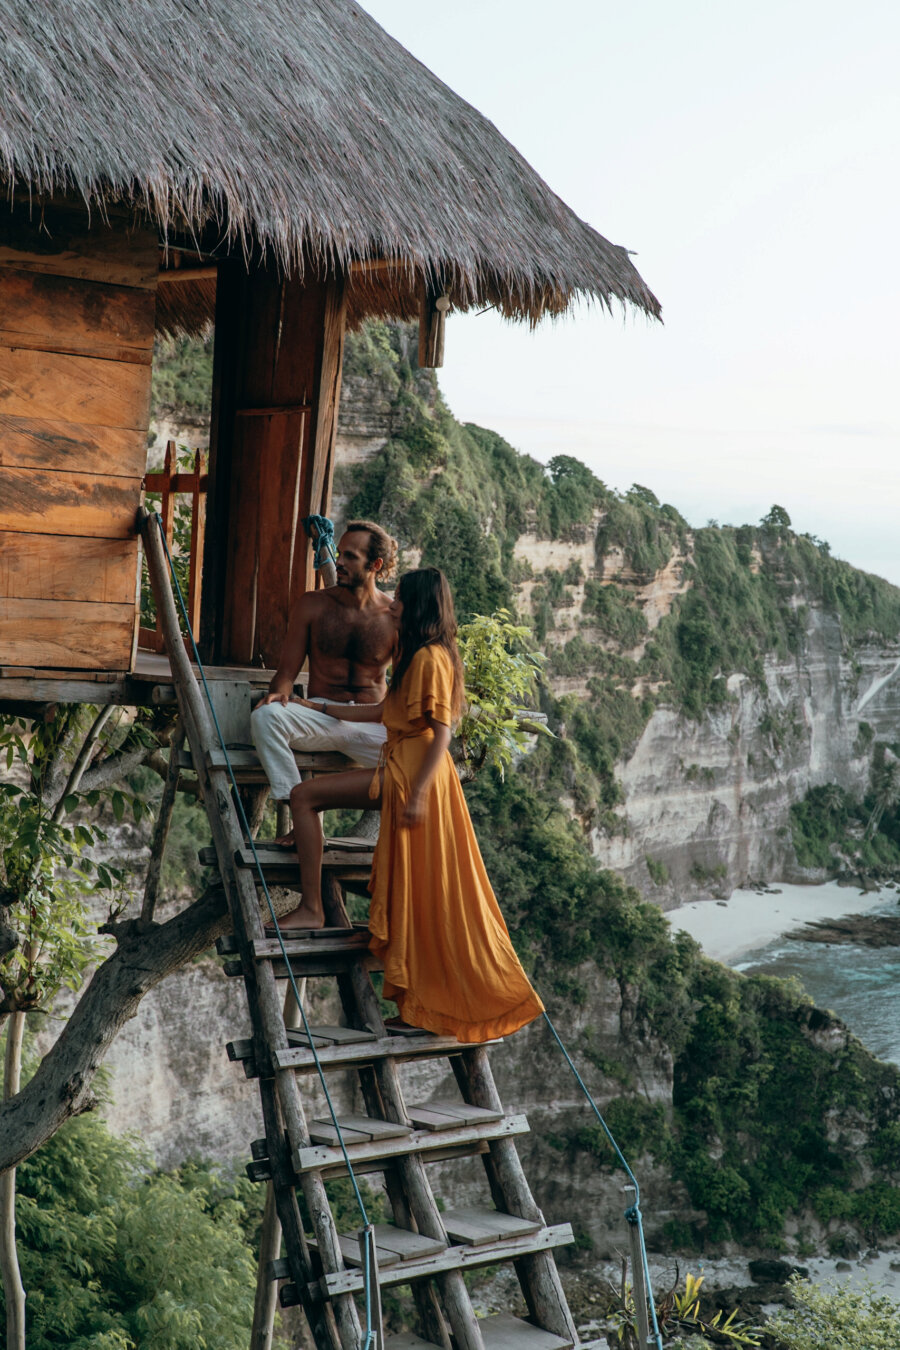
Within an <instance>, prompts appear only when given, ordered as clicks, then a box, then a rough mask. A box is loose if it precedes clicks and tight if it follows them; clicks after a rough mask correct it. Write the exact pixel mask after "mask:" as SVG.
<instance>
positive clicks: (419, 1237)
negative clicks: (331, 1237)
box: [309, 1223, 447, 1271]
mask: <svg viewBox="0 0 900 1350" xmlns="http://www.w3.org/2000/svg"><path fill="white" fill-rule="evenodd" d="M338 1237H339V1241H340V1244H341V1255H342V1256H343V1258H344V1261H345V1262H346V1263H347V1265H348V1266H352V1267H354V1268H355V1269H360V1268H361V1267H362V1264H363V1258H362V1253H361V1252H360V1249H359V1235H358V1234H357V1233H340V1234H339V1235H338ZM309 1245H310V1247H313V1248H314V1247H315V1246H316V1244H315V1241H313V1240H310V1244H309ZM375 1251H376V1252H377V1254H378V1269H379V1271H380V1270H382V1269H383V1268H384V1267H385V1266H396V1265H399V1264H400V1263H401V1262H408V1261H423V1260H426V1259H427V1258H428V1257H430V1256H435V1255H436V1254H437V1253H438V1252H445V1251H447V1243H446V1242H442V1241H441V1240H440V1238H430V1237H425V1236H424V1235H423V1234H422V1233H411V1232H410V1231H409V1229H407V1228H395V1227H394V1226H393V1224H388V1223H378V1224H376V1225H375Z"/></svg>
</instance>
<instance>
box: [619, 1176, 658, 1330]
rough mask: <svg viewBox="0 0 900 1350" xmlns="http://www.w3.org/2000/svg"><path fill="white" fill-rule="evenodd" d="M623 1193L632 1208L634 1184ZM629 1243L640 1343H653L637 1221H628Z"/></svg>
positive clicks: (623, 1190)
mask: <svg viewBox="0 0 900 1350" xmlns="http://www.w3.org/2000/svg"><path fill="white" fill-rule="evenodd" d="M622 1194H623V1195H624V1196H625V1203H626V1205H627V1207H628V1208H629V1209H630V1208H631V1206H632V1205H633V1204H634V1203H635V1200H636V1199H637V1192H636V1191H635V1189H634V1187H633V1186H623V1187H622ZM627 1222H628V1244H629V1246H630V1248H631V1292H632V1295H633V1297H634V1317H635V1321H636V1323H637V1333H638V1344H639V1345H640V1346H647V1345H652V1344H653V1342H652V1341H651V1340H650V1316H649V1313H648V1311H647V1280H646V1276H645V1273H644V1258H643V1254H642V1252H641V1235H640V1233H639V1232H638V1226H637V1222H636V1221H635V1222H632V1221H631V1219H629V1220H628V1221H627Z"/></svg>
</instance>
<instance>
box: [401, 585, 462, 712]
mask: <svg viewBox="0 0 900 1350" xmlns="http://www.w3.org/2000/svg"><path fill="white" fill-rule="evenodd" d="M396 595H397V599H398V600H399V601H400V603H401V604H402V606H403V613H402V614H401V616H400V635H399V649H400V653H399V656H398V658H397V664H396V665H395V666H394V671H393V674H392V675H391V689H392V690H395V689H399V688H400V685H401V684H402V683H403V677H404V675H405V674H406V672H407V671H408V670H409V667H410V665H411V664H412V659H413V657H414V656H415V654H416V652H417V651H419V649H420V648H422V647H430V646H435V647H443V648H444V651H445V652H446V653H447V655H448V656H449V657H450V662H451V664H452V666H453V696H452V705H451V710H452V714H453V721H454V722H455V721H456V719H457V718H458V717H459V714H460V712H461V711H462V705H463V698H464V697H465V678H464V676H463V665H462V661H461V660H460V657H459V648H458V647H457V645H456V613H455V611H454V608H453V596H452V594H451V593H450V587H449V585H448V583H447V578H446V577H445V576H444V574H443V572H441V571H440V569H439V568H437V567H420V568H419V569H418V570H417V571H415V572H405V573H404V575H403V576H402V577H401V578H400V581H399V582H398V584H397V591H396Z"/></svg>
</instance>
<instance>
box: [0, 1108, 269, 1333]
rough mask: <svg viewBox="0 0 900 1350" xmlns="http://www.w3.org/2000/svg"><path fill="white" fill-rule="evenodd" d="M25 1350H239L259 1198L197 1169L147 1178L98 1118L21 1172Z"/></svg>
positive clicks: (60, 1137)
mask: <svg viewBox="0 0 900 1350" xmlns="http://www.w3.org/2000/svg"><path fill="white" fill-rule="evenodd" d="M17 1188H18V1196H17V1206H16V1208H17V1220H18V1237H19V1259H20V1264H21V1269H22V1278H23V1282H24V1285H25V1288H26V1290H27V1293H28V1320H29V1339H28V1345H29V1350H51V1348H52V1347H58V1346H67V1347H69V1350H88V1347H91V1350H94V1348H95V1347H100V1348H101V1350H132V1348H133V1347H135V1346H138V1345H141V1346H150V1345H152V1346H153V1347H154V1350H199V1348H201V1347H204V1346H208V1347H215V1350H243V1347H244V1346H246V1344H247V1340H248V1337H249V1334H250V1323H251V1319H252V1314H253V1297H254V1289H255V1284H256V1270H255V1260H254V1254H253V1247H254V1246H255V1244H256V1229H257V1226H258V1222H259V1216H260V1212H261V1205H262V1195H261V1193H260V1192H259V1191H258V1190H257V1189H255V1188H253V1187H252V1186H251V1184H250V1182H248V1181H247V1180H246V1179H242V1178H239V1177H236V1176H235V1177H232V1176H230V1175H229V1174H228V1173H227V1172H226V1171H222V1170H220V1169H217V1168H212V1167H205V1166H201V1165H199V1164H192V1165H187V1166H185V1167H184V1168H182V1169H180V1171H176V1172H174V1173H172V1174H171V1175H167V1174H165V1173H160V1172H154V1171H152V1170H150V1169H149V1165H148V1160H147V1158H146V1157H145V1156H144V1155H143V1154H142V1153H141V1152H140V1150H139V1149H138V1148H137V1147H136V1146H135V1145H134V1144H133V1143H131V1142H129V1141H128V1140H125V1139H116V1138H114V1137H113V1136H112V1135H111V1134H110V1133H109V1131H108V1130H107V1128H106V1126H105V1125H104V1123H103V1122H102V1121H101V1120H100V1119H98V1118H97V1117H96V1116H92V1115H89V1116H80V1117H78V1118H77V1119H75V1120H71V1121H69V1122H67V1123H66V1124H65V1125H63V1126H62V1128H61V1129H60V1130H59V1131H58V1132H57V1133H56V1134H55V1135H54V1136H53V1138H52V1139H51V1140H49V1142H48V1143H46V1144H45V1145H44V1147H43V1148H41V1149H40V1150H39V1152H37V1153H36V1154H35V1155H34V1156H33V1157H32V1158H30V1159H29V1160H28V1161H27V1162H26V1163H23V1164H22V1165H21V1166H20V1167H19V1169H18V1176H17Z"/></svg>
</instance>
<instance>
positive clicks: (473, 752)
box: [457, 609, 550, 776]
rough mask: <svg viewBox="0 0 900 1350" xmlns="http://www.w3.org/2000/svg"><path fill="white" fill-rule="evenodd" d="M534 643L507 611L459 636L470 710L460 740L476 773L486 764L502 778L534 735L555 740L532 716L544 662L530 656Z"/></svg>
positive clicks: (479, 617)
mask: <svg viewBox="0 0 900 1350" xmlns="http://www.w3.org/2000/svg"><path fill="white" fill-rule="evenodd" d="M529 637H530V632H529V629H528V628H526V627H525V626H524V625H523V624H515V623H513V621H512V616H511V615H510V613H509V611H508V610H505V609H501V610H498V611H497V612H496V613H495V614H490V615H476V616H475V618H474V619H472V620H471V621H470V622H469V623H467V624H463V625H462V626H461V628H460V630H459V650H460V655H461V656H462V661H463V666H464V668H465V673H466V701H467V706H466V711H465V713H464V715H463V718H462V720H461V722H460V724H459V728H458V731H457V736H458V738H459V743H460V746H461V747H462V754H463V759H464V761H465V762H466V763H467V764H468V766H469V767H470V768H471V769H473V770H474V769H479V768H481V767H482V766H483V765H485V764H486V765H489V766H490V767H491V768H495V769H497V770H499V772H500V774H501V776H502V774H503V772H504V770H505V769H506V768H507V767H508V766H509V765H510V764H511V762H512V759H513V756H514V755H515V754H517V753H521V751H522V750H524V749H525V747H526V746H527V744H528V738H529V736H530V735H533V734H534V733H535V732H538V733H541V734H543V735H549V734H550V733H549V732H548V730H547V727H546V726H544V725H543V723H542V722H541V721H540V720H538V721H533V720H531V721H529V720H528V716H527V714H528V712H529V711H530V709H529V707H528V700H529V699H530V698H531V697H533V695H534V691H535V683H536V680H537V678H538V676H539V675H540V671H541V667H542V665H543V659H544V658H543V657H542V656H541V655H540V654H538V653H535V652H532V651H529V650H528V648H527V645H526V643H527V640H528V638H529Z"/></svg>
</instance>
